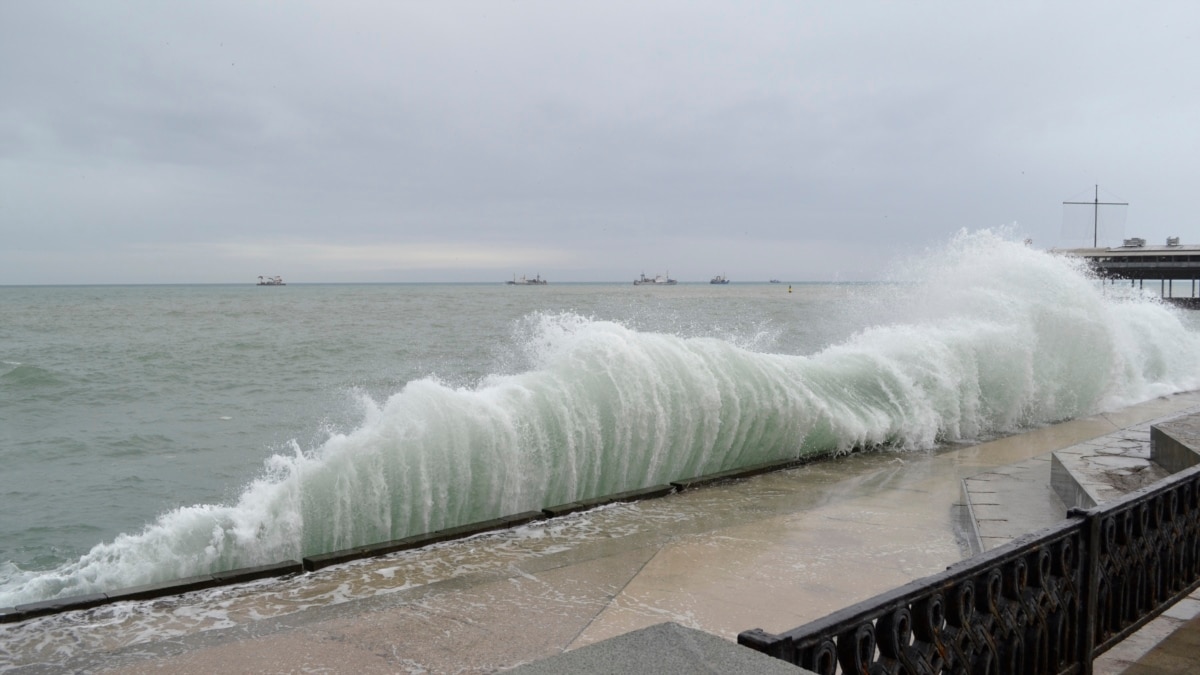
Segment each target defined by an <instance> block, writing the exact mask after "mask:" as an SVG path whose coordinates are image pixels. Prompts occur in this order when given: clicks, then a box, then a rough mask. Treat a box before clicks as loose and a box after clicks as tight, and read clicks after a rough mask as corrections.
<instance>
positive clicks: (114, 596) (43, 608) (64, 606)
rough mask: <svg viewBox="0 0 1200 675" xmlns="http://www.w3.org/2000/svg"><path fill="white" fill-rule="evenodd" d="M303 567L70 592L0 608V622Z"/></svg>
mask: <svg viewBox="0 0 1200 675" xmlns="http://www.w3.org/2000/svg"><path fill="white" fill-rule="evenodd" d="M303 571H304V567H303V566H302V565H301V564H300V563H298V562H296V561H295V560H285V561H283V562H277V563H271V564H269V565H258V566H256V567H241V568H238V569H235V570H226V571H224V572H217V573H215V574H200V575H197V576H194V577H186V578H183V579H174V580H171V581H163V582H159V583H153V584H144V585H142V586H130V587H129V588H119V589H117V590H115V591H112V592H111V593H89V594H87V595H73V596H70V597H66V598H54V599H51V600H43V601H41V602H31V603H28V604H24V605H17V606H16V607H6V608H0V623H15V622H17V621H25V620H26V619H32V618H35V617H39V616H45V615H47V614H58V613H61V612H70V611H74V610H80V609H92V608H94V607H100V606H101V605H108V604H111V603H114V602H124V601H127V600H130V601H131V600H153V599H154V598H163V597H167V596H171V595H182V594H184V593H190V592H192V591H202V590H204V589H207V588H216V587H217V586H231V585H233V584H241V583H245V582H248V581H258V580H259V579H267V578H270V577H282V576H286V575H288V574H296V573H298V572H303Z"/></svg>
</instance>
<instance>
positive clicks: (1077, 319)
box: [0, 232, 1200, 606]
mask: <svg viewBox="0 0 1200 675" xmlns="http://www.w3.org/2000/svg"><path fill="white" fill-rule="evenodd" d="M913 268H916V269H919V270H920V273H918V274H914V275H908V276H905V277H904V278H902V279H898V281H899V283H896V284H894V285H891V286H888V287H886V293H887V297H886V307H881V309H880V315H881V316H883V315H886V316H890V317H892V318H891V319H890V320H886V321H883V322H880V323H874V322H873V320H872V319H870V318H869V319H867V320H864V321H863V322H862V324H861V325H862V326H863V328H862V329H861V330H860V331H859V332H857V333H855V334H854V335H853V336H852V337H850V338H849V339H847V340H845V341H843V342H842V343H840V344H836V345H833V346H830V347H828V348H826V349H823V350H821V351H819V352H817V353H814V354H810V355H789V354H769V353H761V352H757V351H752V350H750V349H747V348H745V347H743V346H739V345H737V344H735V343H733V342H730V341H726V340H719V339H714V338H683V337H679V336H675V335H669V334H663V333H648V332H639V331H637V330H634V329H632V328H630V327H628V326H626V325H623V324H621V323H618V322H614V321H599V320H595V319H590V318H586V317H583V316H579V315H577V314H572V313H547V314H536V315H533V316H530V317H529V318H528V319H527V321H526V324H527V325H528V326H532V329H531V330H530V331H529V335H528V336H527V337H526V338H524V340H525V342H524V344H523V345H522V347H523V348H524V349H525V351H526V355H527V357H528V362H529V363H530V366H529V367H528V368H527V369H525V370H523V371H522V372H519V373H515V374H508V375H499V374H497V375H493V376H490V377H488V378H485V379H484V381H482V382H481V383H479V384H478V385H475V386H470V387H455V386H449V385H447V384H445V383H444V382H442V381H439V380H438V379H435V378H425V379H418V380H414V381H412V382H409V383H407V384H406V385H404V386H403V388H401V389H400V390H399V391H398V392H396V393H395V394H393V395H391V396H390V397H388V398H386V399H384V400H376V399H372V398H370V397H366V396H364V397H363V398H362V400H361V406H362V411H363V413H362V420H361V423H360V424H358V426H357V427H356V428H355V429H353V430H352V431H350V432H348V433H342V434H335V435H333V436H331V437H330V438H329V439H328V440H326V441H325V442H323V443H321V444H320V445H318V446H315V447H311V448H301V447H299V446H298V445H297V446H295V447H294V448H293V452H291V453H289V454H277V455H275V456H273V457H271V458H270V460H269V461H268V463H267V466H266V468H265V470H264V471H263V473H262V475H261V476H260V477H259V478H257V479H256V480H254V481H253V482H252V483H250V484H249V485H248V486H247V487H246V488H245V489H244V490H243V491H242V492H241V494H240V496H239V497H238V498H237V499H236V500H234V501H232V502H231V503H229V504H204V505H195V506H188V507H183V508H179V509H175V510H173V511H170V512H168V513H165V514H163V515H161V516H159V517H158V518H157V519H156V521H155V522H153V523H151V524H149V525H147V526H146V527H145V528H144V529H143V530H142V531H140V532H136V533H129V534H123V535H120V536H118V537H116V538H115V539H114V540H113V541H111V542H106V543H102V544H99V545H97V546H96V547H94V548H93V549H92V550H91V551H89V552H88V553H87V554H85V555H84V556H82V557H81V558H80V559H78V560H76V561H73V562H71V563H68V564H65V565H62V566H60V567H59V568H57V569H54V570H51V571H41V572H34V571H24V570H19V569H16V568H15V566H12V565H10V566H9V567H8V569H7V570H5V571H4V572H3V576H4V581H3V584H2V585H0V606H10V605H16V604H20V603H24V602H30V601H35V600H40V599H46V598H51V597H59V596H67V595H77V594H83V593H89V592H95V591H103V590H111V589H115V588H122V587H128V586H135V585H139V584H144V583H151V582H155V581H161V580H168V579H174V578H180V577H186V576H192V575H196V574H202V573H209V572H214V571H219V570H225V569H233V568H238V567H246V566H252V565H258V564H265V563H270V562H275V561H277V560H283V559H298V558H300V557H303V556H306V555H313V554H318V553H323V552H328V551H334V550H340V549H344V548H348V547H352V546H357V545H363V544H369V543H374V542H379V541H385V540H390V539H398V538H402V537H405V536H409V535H412V534H417V533H421V532H427V531H433V530H439V529H443V528H448V527H454V526H457V525H461V524H466V523H471V522H477V521H482V520H487V519H489V518H493V517H496V516H500V515H505V514H509V513H517V512H521V511H526V510H532V509H538V508H541V507H544V506H549V505H554V504H561V503H566V502H571V501H575V500H580V499H586V498H590V497H595V496H600V495H604V494H612V493H617V492H623V491H626V490H632V489H636V488H639V487H643V486H647V485H653V484H659V483H664V482H668V481H671V480H677V479H684V478H689V477H693V476H697V475H702V474H708V473H715V472H719V471H724V470H728V469H732V468H737V467H741V466H749V465H754V464H759V463H763V462H767V461H775V460H784V459H789V458H796V457H800V456H804V455H810V454H814V453H842V452H847V451H849V450H851V449H852V448H857V447H873V446H887V447H889V448H891V449H894V450H896V451H908V450H921V449H927V448H930V447H932V446H933V445H935V444H936V443H938V442H942V441H950V440H965V439H971V438H977V437H979V436H981V435H991V434H998V433H1005V432H1010V431H1014V430H1017V429H1020V428H1024V427H1028V426H1032V425H1039V424H1043V423H1047V422H1052V421H1057V420H1063V419H1069V418H1073V417H1078V416H1081V415H1086V414H1090V413H1093V412H1096V411H1099V410H1101V409H1106V408H1112V407H1119V406H1122V405H1127V404H1130V403H1135V402H1138V401H1142V400H1146V399H1148V398H1152V397H1155V396H1160V395H1164V394H1168V393H1172V392H1178V391H1186V390H1191V389H1195V388H1197V385H1198V383H1200V362H1198V358H1197V354H1198V353H1200V350H1198V349H1197V347H1200V344H1198V337H1197V335H1196V334H1195V333H1194V332H1192V331H1190V330H1189V329H1188V328H1187V327H1186V326H1184V324H1183V323H1182V322H1181V320H1180V317H1179V315H1178V313H1177V312H1176V311H1174V310H1172V309H1170V308H1168V307H1164V306H1162V305H1161V304H1159V303H1157V302H1154V301H1153V300H1148V299H1145V298H1141V297H1131V296H1127V295H1118V294H1115V293H1114V292H1113V289H1111V288H1106V287H1104V286H1103V285H1101V284H1099V283H1098V282H1097V281H1096V280H1094V279H1092V278H1091V277H1089V276H1088V275H1087V274H1086V271H1085V270H1084V269H1083V268H1082V267H1081V265H1080V264H1078V263H1077V262H1075V261H1071V260H1069V259H1065V258H1061V257H1058V256H1054V255H1051V254H1047V253H1045V252H1040V251H1036V250H1034V249H1031V248H1027V247H1025V246H1023V245H1021V244H1018V243H1014V242H1012V241H1008V240H1006V239H1005V238H1003V237H1001V236H999V235H996V234H994V233H991V232H981V233H962V234H960V235H959V236H957V237H956V238H954V240H953V241H951V242H950V243H949V244H948V245H947V246H946V247H944V248H943V249H942V250H939V251H935V252H933V253H931V254H929V255H928V256H926V257H923V258H922V259H921V260H920V261H918V263H917V264H915V265H912V266H910V269H913Z"/></svg>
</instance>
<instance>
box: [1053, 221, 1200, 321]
mask: <svg viewBox="0 0 1200 675" xmlns="http://www.w3.org/2000/svg"><path fill="white" fill-rule="evenodd" d="M1056 252H1058V253H1062V254H1066V255H1073V256H1078V257H1080V258H1085V259H1086V260H1087V261H1088V263H1089V264H1090V265H1091V266H1092V268H1093V269H1095V270H1096V272H1097V273H1098V274H1099V275H1100V276H1101V277H1103V278H1105V279H1109V280H1112V281H1113V282H1114V283H1115V282H1116V280H1118V279H1128V280H1129V282H1130V283H1131V284H1132V285H1135V286H1138V287H1139V288H1144V287H1145V283H1146V281H1151V282H1153V281H1158V282H1159V291H1160V294H1161V296H1162V297H1163V299H1165V300H1170V301H1171V302H1174V303H1176V304H1181V305H1186V306H1189V307H1193V308H1200V246H1196V245H1188V246H1185V245H1182V244H1180V243H1179V237H1168V238H1167V243H1166V245H1165V246H1155V245H1148V244H1146V240H1145V239H1141V238H1133V239H1126V240H1124V242H1123V244H1122V245H1121V246H1113V247H1109V248H1073V249H1056ZM1181 281H1187V282H1188V288H1187V295H1186V296H1185V295H1183V289H1182V288H1180V286H1181V285H1182V284H1179V283H1178V282H1181Z"/></svg>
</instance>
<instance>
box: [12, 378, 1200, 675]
mask: <svg viewBox="0 0 1200 675" xmlns="http://www.w3.org/2000/svg"><path fill="white" fill-rule="evenodd" d="M1197 406H1200V394H1187V395H1180V396H1174V397H1170V398H1164V399H1156V400H1154V401H1150V402H1147V403H1144V404H1141V405H1138V406H1133V407H1131V408H1127V409H1124V410H1121V411H1118V412H1114V413H1108V414H1104V415H1097V416H1094V417H1089V418H1085V419H1080V420H1074V421H1071V422H1066V423H1063V424H1058V425H1053V426H1048V427H1045V428H1042V429H1037V430H1034V431H1031V432H1028V433H1025V434H1021V435H1019V436H1013V437H1008V438H1003V439H997V440H994V441H991V442H987V443H981V444H978V445H972V446H962V447H955V448H946V449H943V450H941V451H938V452H932V453H908V454H867V455H855V456H850V457H844V458H840V459H837V460H829V461H824V462H818V463H814V464H811V465H808V466H804V467H800V468H797V469H792V470H787V471H782V472H778V473H775V474H769V475H764V476H759V477H756V478H751V479H745V480H740V481H735V482H731V483H727V484H721V485H716V486H711V487H706V488H703V489H698V490H692V491H685V492H683V493H679V494H675V495H671V496H668V497H665V498H662V499H657V500H652V501H648V502H642V503H639V504H634V505H621V506H618V507H612V508H607V509H604V510H602V511H601V512H599V513H593V514H576V515H574V516H567V517H566V518H565V519H559V520H560V521H561V522H560V523H558V524H557V525H556V524H555V522H554V521H549V522H548V523H541V524H534V525H531V526H528V527H527V528H524V529H523V530H522V531H521V532H515V533H501V534H497V535H492V536H489V537H486V538H482V539H478V540H474V541H472V542H464V543H461V544H458V546H463V547H470V551H469V554H470V555H471V556H477V557H478V558H479V559H485V558H486V559H487V564H484V563H483V562H480V563H478V564H473V565H472V566H466V567H463V569H462V570H461V571H460V572H457V573H454V574H449V575H444V576H442V577H437V578H436V579H433V580H431V581H429V582H428V583H426V582H423V581H422V580H421V579H420V575H419V574H415V573H413V574H409V573H407V572H406V571H405V570H404V569H402V567H403V566H402V565H401V566H400V567H401V569H399V571H396V568H397V567H398V565H397V563H396V561H395V560H392V561H390V562H389V561H388V560H379V561H373V562H368V563H364V564H360V565H349V566H345V568H344V569H341V568H336V567H335V568H329V569H328V570H323V571H322V574H324V575H325V576H322V577H316V574H315V573H314V575H305V576H306V577H307V576H312V577H314V578H319V579H320V583H322V584H327V585H328V586H329V587H330V588H334V589H338V588H342V587H347V586H351V585H353V584H355V583H359V582H358V581H356V580H358V579H362V578H364V577H365V576H371V575H373V576H371V578H372V579H375V581H373V582H372V583H374V584H376V585H377V587H376V588H374V590H373V591H372V594H370V597H357V598H355V599H351V600H346V601H338V600H335V601H330V602H326V603H321V604H319V605H314V606H308V605H304V606H300V607H298V608H297V609H296V610H295V611H288V612H286V613H278V612H276V613H274V614H272V615H270V616H265V615H263V614H262V613H259V616H262V618H256V610H254V609H253V607H251V608H250V609H247V610H245V611H243V612H242V613H241V614H240V615H239V616H240V617H241V618H238V619H236V620H233V619H228V620H225V621H224V622H219V623H216V624H215V625H211V626H208V627H207V628H206V629H204V630H182V631H177V632H176V633H175V634H173V635H171V636H170V637H162V636H161V635H159V636H157V637H156V636H155V634H154V633H153V632H151V633H148V634H147V635H146V636H145V637H143V638H141V639H140V640H137V641H134V642H133V643H132V644H122V643H120V642H119V641H117V640H115V639H114V640H111V641H109V642H105V643H104V644H106V645H107V646H106V647H105V649H102V650H94V649H89V650H88V652H87V653H86V654H85V653H77V654H72V655H70V656H69V658H67V659H65V660H63V661H60V662H58V663H57V664H56V665H54V666H53V667H51V666H39V665H37V664H36V663H35V662H31V661H26V662H25V663H26V664H27V665H26V667H25V668H21V670H23V671H28V672H43V671H45V672H52V671H53V672H57V671H59V670H62V669H67V670H79V671H88V672H105V671H119V672H132V673H149V672H161V671H169V672H173V673H192V672H194V673H210V672H346V671H357V672H362V673H373V672H388V673H394V672H419V673H448V672H455V673H472V672H495V671H499V670H505V669H508V668H512V667H514V666H517V665H521V664H525V663H530V662H533V661H538V660H540V659H543V658H545V657H548V656H553V655H555V654H560V653H562V652H564V651H568V650H573V649H576V648H579V647H582V646H585V645H590V644H594V643H597V642H599V641H602V640H605V639H607V638H611V637H615V636H619V635H624V634H627V633H629V632H631V631H634V630H637V629H641V628H646V627H649V626H653V625H655V624H659V623H662V622H664V621H672V622H675V623H677V624H680V625H682V626H685V627H687V628H692V629H697V630H700V631H704V632H705V633H708V634H711V635H714V636H717V637H719V638H723V639H726V640H729V641H733V640H735V639H736V636H737V633H739V632H740V631H743V630H746V629H749V628H754V627H759V628H763V629H765V630H767V631H769V632H781V631H784V630H787V629H789V628H792V627H795V626H798V625H800V624H803V623H806V622H808V621H811V620H813V619H816V618H819V617H821V616H824V615H825V614H828V613H830V612H832V611H835V610H837V609H840V608H842V607H845V606H847V605H849V604H851V603H854V602H857V601H859V600H863V599H865V598H868V597H871V596H872V595H875V594H877V593H880V592H883V591H885V590H889V589H891V588H893V587H895V586H898V585H901V584H903V583H906V582H908V581H911V580H913V579H916V578H919V577H922V576H925V575H928V574H932V573H934V572H937V571H940V570H942V569H944V568H945V567H946V566H947V565H949V564H951V563H953V562H956V561H958V560H960V559H961V558H962V557H964V556H966V555H969V554H970V552H971V542H970V536H969V535H968V533H967V532H966V531H965V530H964V528H963V527H962V523H963V522H964V521H963V514H964V512H965V505H964V500H963V490H962V481H963V479H966V478H969V477H972V476H977V475H979V474H982V473H986V472H988V471H991V470H994V469H998V468H1000V467H1005V466H1009V465H1012V464H1015V463H1020V462H1024V461H1027V460H1031V459H1033V458H1036V457H1039V456H1042V455H1045V454H1046V453H1048V452H1050V451H1053V450H1059V449H1064V448H1069V447H1071V446H1074V445H1077V444H1079V443H1082V442H1085V441H1089V440H1092V439H1096V438H1099V437H1103V436H1105V435H1108V434H1112V433H1115V432H1118V431H1120V430H1122V429H1125V428H1127V427H1131V426H1135V425H1138V424H1143V423H1145V422H1147V421H1148V420H1154V419H1159V418H1162V417H1164V416H1168V415H1172V414H1177V413H1178V412H1180V411H1185V410H1188V409H1191V408H1196V407H1197ZM571 518H576V519H579V518H582V519H591V520H592V521H595V522H594V524H595V526H596V527H597V528H598V531H600V532H607V533H608V534H602V535H599V536H597V537H594V538H591V539H588V540H587V541H586V542H584V543H580V544H563V545H555V546H546V544H545V542H546V541H547V540H549V539H553V536H554V533H555V531H554V528H555V527H567V526H569V525H570V523H571V522H573V521H569V520H567V519H571ZM1028 524H1029V525H1030V527H1028V529H1026V530H1024V531H1029V530H1033V529H1037V527H1040V526H1041V525H1040V524H1038V523H1028ZM506 538H507V539H506ZM512 538H517V539H519V540H520V541H513V540H512ZM527 542H528V543H527ZM526 545H528V546H534V545H541V546H543V549H539V552H538V553H537V554H536V555H528V556H517V555H512V554H511V553H510V552H505V553H503V554H501V553H496V552H495V551H497V550H503V551H509V549H505V548H504V547H505V546H513V547H515V546H526ZM439 550H444V551H446V552H448V553H447V555H449V554H450V552H453V550H454V549H453V546H450V547H445V548H443V549H439ZM464 555H465V554H464ZM506 556H509V557H506ZM473 559H474V558H473ZM404 560H407V559H404ZM389 565H390V567H388V566H389ZM372 566H374V567H372ZM373 570H374V571H373ZM380 570H391V571H390V572H388V573H387V574H385V573H383V572H381V571H380ZM388 574H391V575H392V576H391V577H389V576H388ZM379 579H385V580H386V579H394V580H393V581H391V582H390V583H391V584H392V585H391V586H388V585H387V583H384V582H382V581H379ZM274 583H275V584H276V585H275V586H272V587H271V588H272V592H273V593H276V594H279V595H287V594H288V593H289V592H290V591H289V589H288V587H287V585H288V584H295V585H302V584H308V585H309V586H311V585H312V584H313V583H314V582H313V581H312V579H308V580H304V578H303V577H298V578H297V579H295V580H281V581H277V582H274ZM297 592H298V591H297ZM336 595H337V594H336V593H331V594H330V596H329V597H336ZM250 597H251V599H250V600H239V601H238V602H248V603H251V604H252V602H253V599H252V596H250ZM206 602H216V603H218V604H219V603H220V602H226V603H230V604H232V603H234V602H235V601H234V600H230V599H226V600H221V599H216V600H206ZM1182 609H1183V608H1181V611H1182ZM1181 616H1182V615H1181ZM84 620H86V617H84ZM1181 621H1182V619H1181ZM1192 623H1193V624H1194V623H1195V622H1192ZM229 624H234V625H229ZM1163 637H1165V636H1162V635H1160V636H1158V637H1157V640H1156V643H1157V641H1160V640H1161V639H1162V638H1163ZM1181 639H1183V638H1181ZM1144 651H1145V650H1143V652H1144ZM1143 656H1145V654H1143V655H1141V656H1136V657H1135V658H1133V657H1126V658H1125V660H1122V661H1113V662H1112V667H1113V668H1118V669H1121V668H1125V667H1128V666H1129V665H1130V664H1131V663H1133V662H1134V661H1136V660H1137V658H1142V657H1143ZM16 665H18V666H19V665H20V664H16ZM647 670H648V671H653V668H652V667H649V668H648V669H647ZM1107 672H1121V670H1111V671H1107ZM1138 672H1158V671H1138ZM1168 672H1179V671H1168Z"/></svg>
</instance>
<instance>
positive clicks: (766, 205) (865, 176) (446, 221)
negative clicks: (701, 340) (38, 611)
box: [0, 0, 1200, 284]
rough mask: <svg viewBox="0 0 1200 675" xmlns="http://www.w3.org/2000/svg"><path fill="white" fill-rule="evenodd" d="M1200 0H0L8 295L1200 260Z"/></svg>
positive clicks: (848, 274)
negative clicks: (982, 250)
mask: <svg viewBox="0 0 1200 675" xmlns="http://www.w3.org/2000/svg"><path fill="white" fill-rule="evenodd" d="M1198 65H1200V4H1196V3H1193V2H1175V3H1165V2H1163V3H1155V2H1147V3H1132V2H1097V1H1094V0H1089V1H1087V2H1082V1H1081V2H1054V3H1022V2H1005V3H982V2H962V1H955V2H888V3H885V2H837V3H835V2H802V1H790V2H778V3H775V2H772V3H734V2H702V1H696V0H686V1H680V2H654V1H651V2H645V1H639V2H619V1H613V0H606V1H605V2H592V3H584V2H561V1H555V2H525V1H520V0H516V1H511V2H498V1H489V2H454V1H445V2H391V1H389V2H356V1H351V2H345V1H339V2H287V3H280V2H272V3H265V2H245V1H241V0H239V1H236V2H216V1H211V0H210V1H206V2H189V3H184V2H160V1H157V0H155V1H152V2H151V1H147V2H123V1H120V0H106V1H104V2H91V1H88V2H57V1H55V0H47V1H45V2H42V1H38V2H32V1H30V2H25V1H21V0H0V284H41V283H187V282H202V283H207V282H235V283H236V282H252V281H254V280H255V279H256V278H257V276H258V275H260V274H262V275H274V274H280V275H283V277H284V278H285V280H287V281H289V282H325V281H345V282H351V281H493V280H495V281H501V280H504V279H508V278H511V277H512V275H513V274H530V275H532V274H535V273H540V274H542V275H543V276H545V277H548V278H550V279H551V280H552V281H590V280H595V281H625V280H632V279H633V278H634V277H635V276H636V275H637V274H639V273H641V272H643V271H644V272H646V273H647V274H654V273H660V272H664V271H666V270H668V269H669V270H670V272H671V275H672V276H673V277H676V278H679V279H681V280H693V281H695V280H707V279H708V278H709V277H711V276H713V275H715V274H726V275H728V276H729V277H731V278H733V279H734V280H735V281H737V280H747V281H748V280H765V279H767V278H769V277H777V278H781V279H786V280H869V279H875V278H877V277H878V276H879V274H880V269H881V268H882V267H884V266H885V265H886V263H887V262H888V261H889V260H891V259H893V258H894V257H895V256H897V255H903V254H908V253H913V252H917V251H920V250H922V249H925V248H927V247H930V246H935V245H937V244H939V243H941V242H944V241H946V240H947V239H948V238H949V237H951V236H952V235H953V233H954V232H956V231H957V230H959V229H961V228H968V229H972V230H974V229H980V228H987V227H997V226H1004V225H1010V226H1014V228H1015V232H1016V236H1021V237H1024V236H1029V237H1032V238H1033V240H1034V245H1035V246H1038V247H1041V248H1050V247H1054V246H1064V245H1079V244H1082V243H1084V242H1082V241H1078V240H1075V241H1071V240H1068V239H1066V238H1065V237H1064V234H1063V220H1064V207H1063V206H1062V202H1063V201H1065V200H1090V199H1092V196H1093V195H1092V190H1093V187H1092V186H1093V185H1094V184H1097V183H1098V184H1099V185H1100V191H1101V198H1102V200H1107V201H1127V202H1129V203H1130V207H1129V208H1128V211H1127V214H1126V220H1125V229H1124V235H1125V236H1142V237H1145V238H1146V239H1148V240H1150V242H1151V243H1161V242H1160V241H1159V240H1164V239H1165V238H1166V237H1167V236H1168V235H1175V236H1179V237H1181V238H1182V240H1183V243H1185V244H1186V243H1192V244H1200V220H1198V218H1197V212H1198V209H1197V205H1196V204H1195V203H1194V202H1193V198H1194V195H1195V193H1196V187H1195V186H1196V184H1197V180H1198V179H1200V158H1198V155H1200V153H1198V144H1197V129H1200V76H1198V75H1197V66H1198Z"/></svg>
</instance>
